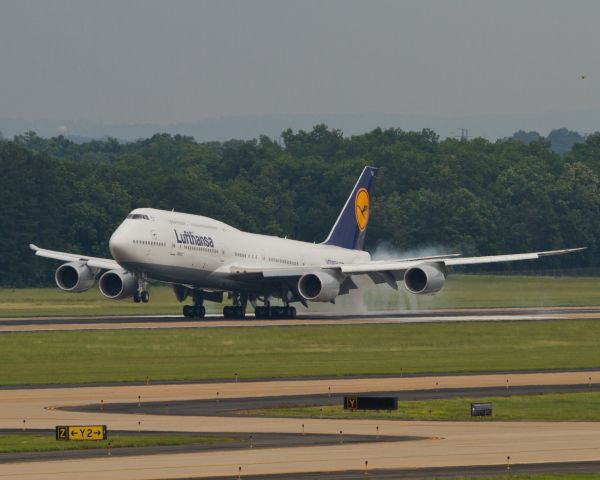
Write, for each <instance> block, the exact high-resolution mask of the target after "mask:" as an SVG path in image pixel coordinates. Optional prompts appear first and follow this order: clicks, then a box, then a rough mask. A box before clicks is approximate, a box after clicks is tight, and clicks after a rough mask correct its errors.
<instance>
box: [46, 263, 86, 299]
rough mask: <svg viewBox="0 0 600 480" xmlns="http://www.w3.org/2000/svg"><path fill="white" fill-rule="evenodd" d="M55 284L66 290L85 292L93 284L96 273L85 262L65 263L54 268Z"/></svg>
mask: <svg viewBox="0 0 600 480" xmlns="http://www.w3.org/2000/svg"><path fill="white" fill-rule="evenodd" d="M54 280H56V285H58V288H60V289H61V290H65V291H67V292H85V291H86V290H89V289H90V288H92V287H93V286H94V281H95V280H96V274H95V273H94V271H93V270H92V269H91V268H90V267H88V266H87V265H86V264H85V263H80V262H71V263H65V264H63V265H61V266H60V267H58V268H57V269H56V273H55V274H54Z"/></svg>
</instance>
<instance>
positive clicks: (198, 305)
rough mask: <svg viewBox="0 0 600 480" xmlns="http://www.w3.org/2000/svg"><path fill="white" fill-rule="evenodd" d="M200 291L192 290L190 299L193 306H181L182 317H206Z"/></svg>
mask: <svg viewBox="0 0 600 480" xmlns="http://www.w3.org/2000/svg"><path fill="white" fill-rule="evenodd" d="M202 293H203V292H202V290H194V291H193V292H192V299H193V300H194V305H184V306H183V316H184V317H187V318H204V316H205V315H206V309H205V308H204V296H203V294H202Z"/></svg>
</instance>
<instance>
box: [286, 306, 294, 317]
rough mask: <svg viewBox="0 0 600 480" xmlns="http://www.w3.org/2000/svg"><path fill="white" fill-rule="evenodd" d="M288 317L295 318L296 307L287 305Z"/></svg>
mask: <svg viewBox="0 0 600 480" xmlns="http://www.w3.org/2000/svg"><path fill="white" fill-rule="evenodd" d="M287 316H288V318H291V319H294V318H296V307H288V315H287Z"/></svg>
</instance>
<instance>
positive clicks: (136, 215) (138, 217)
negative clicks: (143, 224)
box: [127, 213, 150, 220]
mask: <svg viewBox="0 0 600 480" xmlns="http://www.w3.org/2000/svg"><path fill="white" fill-rule="evenodd" d="M127 218H131V219H133V220H150V217H149V216H148V215H144V214H142V213H130V214H129V215H127Z"/></svg>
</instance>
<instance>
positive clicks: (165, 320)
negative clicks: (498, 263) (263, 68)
mask: <svg viewBox="0 0 600 480" xmlns="http://www.w3.org/2000/svg"><path fill="white" fill-rule="evenodd" d="M578 318H586V319H593V318H600V307H550V308H537V307H536V308H497V309H493V308H492V309H455V310H426V311H423V310H417V311H372V312H369V313H365V314H341V315H337V314H335V315H333V314H311V313H302V314H300V315H298V318H296V319H294V320H262V319H261V320H256V319H255V318H254V316H253V315H252V314H250V315H248V316H247V317H246V318H245V319H243V320H224V319H223V317H222V316H221V315H209V316H207V317H206V318H204V319H201V320H190V319H186V318H184V317H181V316H169V315H160V316H150V317H148V316H127V317H119V316H116V317H115V316H94V317H14V318H0V333H3V332H26V331H51V330H108V329H110V330H116V329H160V328H233V327H266V326H277V325H279V326H292V325H359V324H366V323H368V324H394V323H432V322H506V321H535V320H567V319H569V320H575V319H578Z"/></svg>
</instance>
